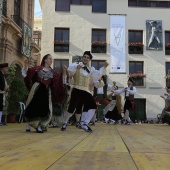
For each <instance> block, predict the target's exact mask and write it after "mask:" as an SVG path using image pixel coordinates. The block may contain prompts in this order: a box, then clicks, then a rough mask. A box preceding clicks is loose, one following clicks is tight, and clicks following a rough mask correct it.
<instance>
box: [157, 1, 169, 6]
mask: <svg viewBox="0 0 170 170" xmlns="http://www.w3.org/2000/svg"><path fill="white" fill-rule="evenodd" d="M159 7H163V8H167V7H168V1H159Z"/></svg>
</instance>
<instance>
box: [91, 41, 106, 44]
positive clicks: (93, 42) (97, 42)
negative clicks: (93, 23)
mask: <svg viewBox="0 0 170 170" xmlns="http://www.w3.org/2000/svg"><path fill="white" fill-rule="evenodd" d="M105 44H106V41H92V45H105Z"/></svg>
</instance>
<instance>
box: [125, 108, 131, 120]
mask: <svg viewBox="0 0 170 170" xmlns="http://www.w3.org/2000/svg"><path fill="white" fill-rule="evenodd" d="M124 119H125V120H127V121H128V122H129V121H130V117H129V110H126V112H125V116H124Z"/></svg>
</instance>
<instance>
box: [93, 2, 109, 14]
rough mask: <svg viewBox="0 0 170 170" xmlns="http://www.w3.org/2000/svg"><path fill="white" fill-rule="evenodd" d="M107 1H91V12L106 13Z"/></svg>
mask: <svg viewBox="0 0 170 170" xmlns="http://www.w3.org/2000/svg"><path fill="white" fill-rule="evenodd" d="M106 8H107V0H92V12H99V13H106V11H107V10H106Z"/></svg>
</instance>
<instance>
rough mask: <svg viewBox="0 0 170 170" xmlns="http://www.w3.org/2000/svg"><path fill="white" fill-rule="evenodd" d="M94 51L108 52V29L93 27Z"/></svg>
mask: <svg viewBox="0 0 170 170" xmlns="http://www.w3.org/2000/svg"><path fill="white" fill-rule="evenodd" d="M91 51H92V53H106V30H100V29H92V45H91Z"/></svg>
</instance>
